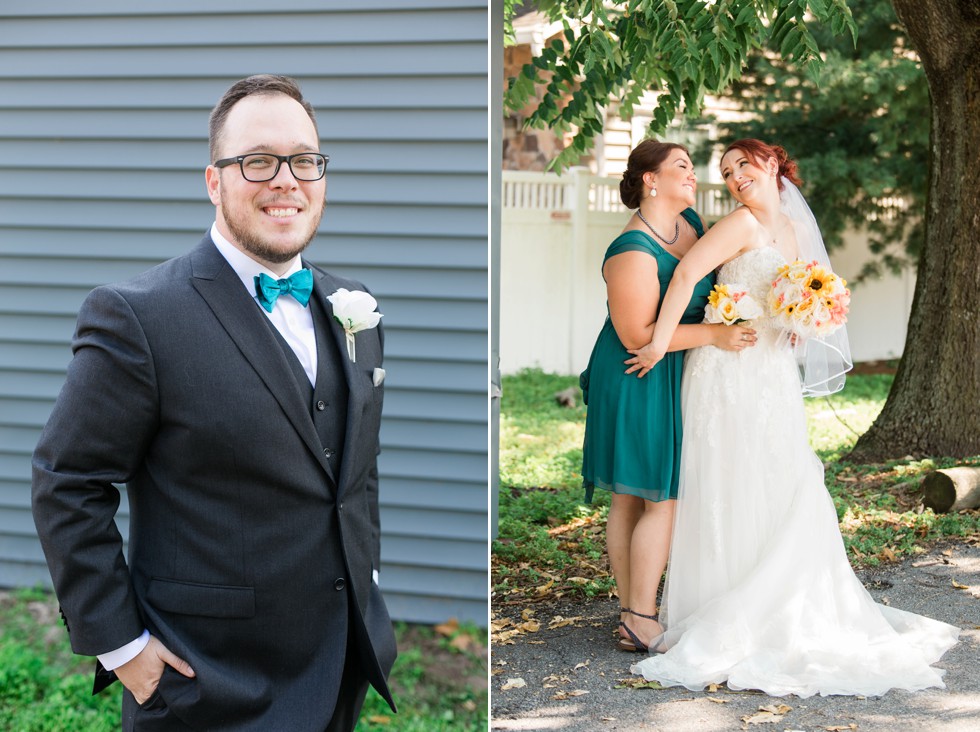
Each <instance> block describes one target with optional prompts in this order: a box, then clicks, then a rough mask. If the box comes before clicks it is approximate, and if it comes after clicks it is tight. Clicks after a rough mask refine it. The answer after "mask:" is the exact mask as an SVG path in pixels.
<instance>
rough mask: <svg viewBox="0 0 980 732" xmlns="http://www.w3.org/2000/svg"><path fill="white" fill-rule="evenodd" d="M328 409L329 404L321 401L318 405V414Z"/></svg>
mask: <svg viewBox="0 0 980 732" xmlns="http://www.w3.org/2000/svg"><path fill="white" fill-rule="evenodd" d="M326 408H327V403H326V402H325V401H323V400H320V401H318V402H317V403H316V410H317V411H318V412H322V411H323V410H324V409H326Z"/></svg>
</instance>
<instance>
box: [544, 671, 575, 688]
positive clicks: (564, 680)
mask: <svg viewBox="0 0 980 732" xmlns="http://www.w3.org/2000/svg"><path fill="white" fill-rule="evenodd" d="M542 681H543V682H544V688H546V689H549V688H554V686H555V684H570V683H572V680H571V678H569V677H568V676H556V675H555V674H551V675H550V676H545V677H544V678H543V679H542ZM549 682H553V683H549Z"/></svg>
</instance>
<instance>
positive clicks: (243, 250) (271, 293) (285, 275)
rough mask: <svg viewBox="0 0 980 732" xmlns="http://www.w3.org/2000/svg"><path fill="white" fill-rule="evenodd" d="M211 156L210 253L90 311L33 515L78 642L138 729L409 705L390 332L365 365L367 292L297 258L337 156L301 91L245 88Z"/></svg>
mask: <svg viewBox="0 0 980 732" xmlns="http://www.w3.org/2000/svg"><path fill="white" fill-rule="evenodd" d="M210 146H211V164H210V165H209V166H208V167H207V170H206V171H205V181H206V184H207V190H208V195H209V196H210V198H211V201H212V203H213V204H214V206H215V213H216V216H215V222H214V224H213V226H212V227H211V229H210V231H209V232H208V234H207V235H206V236H205V237H204V240H203V241H201V243H200V244H198V245H197V246H196V247H195V248H194V249H192V250H191V251H190V252H189V253H188V254H186V255H184V256H181V257H178V258H176V259H174V260H171V261H169V262H166V263H164V264H162V265H160V266H158V267H155V268H153V269H151V270H149V271H148V272H145V273H143V274H142V275H140V276H138V277H136V278H134V279H132V280H130V281H128V282H125V283H122V284H117V285H108V286H104V287H100V288H98V289H96V290H95V291H94V292H92V293H91V295H89V297H88V298H87V299H86V301H85V303H84V304H83V305H82V308H81V312H80V313H79V316H78V325H77V329H76V332H75V337H74V341H73V343H72V350H73V352H74V359H73V360H72V362H71V365H70V366H69V369H68V376H67V381H66V383H65V386H64V389H63V390H62V392H61V395H60V396H59V398H58V401H57V403H56V405H55V407H54V411H53V412H52V414H51V417H50V419H49V421H48V423H47V426H46V427H45V429H44V432H43V434H42V435H41V439H40V442H39V443H38V445H37V449H36V451H35V453H34V460H33V467H34V471H33V472H34V477H33V508H34V519H35V523H36V524H37V529H38V534H39V536H40V538H41V544H42V546H43V548H44V553H45V556H46V558H47V561H48V566H49V568H50V570H51V575H52V578H53V580H54V586H55V590H56V592H57V595H58V599H59V601H60V603H61V608H62V615H63V617H64V620H65V624H66V626H67V627H68V632H69V637H70V640H71V645H72V649H73V650H74V651H75V652H76V653H80V654H84V655H95V656H98V658H99V663H98V664H97V669H96V691H99V690H100V689H102V688H104V687H105V686H106V685H108V684H109V683H111V682H112V681H113V680H114V679H115V678H118V679H119V680H120V681H121V682H122V684H123V685H124V686H125V687H126V688H125V691H124V694H123V729H125V730H167V731H168V732H171V731H177V730H205V729H206V730H228V731H231V730H235V731H236V732H242V731H254V732H260V731H261V732H268V731H269V730H290V732H303V731H306V730H308V731H309V732H324V730H330V731H333V730H338V731H339V730H344V731H349V730H351V729H353V727H354V725H355V723H356V721H357V717H358V714H359V712H360V708H361V705H362V703H363V701H364V697H365V694H366V691H367V686H368V684H369V683H370V684H371V685H373V686H374V688H375V689H377V690H378V692H379V693H380V694H381V695H382V696H383V697H384V698H385V699H386V700H387V701H388V703H389V704H391V705H392V709H394V705H393V703H392V701H391V697H390V694H389V691H388V687H387V684H386V677H387V674H388V672H389V670H390V668H391V664H392V662H393V661H394V657H395V639H394V634H393V632H392V628H391V623H390V621H389V619H388V614H387V611H386V610H385V606H384V601H383V600H382V597H381V593H380V591H379V589H378V585H377V576H378V567H379V564H380V541H379V523H378V471H377V454H378V450H379V446H378V430H379V425H380V419H381V403H382V397H383V388H382V385H381V384H382V380H383V377H384V370H383V369H382V368H381V362H382V344H383V335H382V331H381V328H380V326H378V327H375V328H373V329H367V330H362V331H360V332H358V333H357V334H356V335H355V336H353V338H354V341H355V343H356V350H354V349H352V350H351V351H350V352H349V351H348V348H347V339H348V337H349V336H348V335H347V334H346V333H345V331H344V329H343V327H341V325H340V324H339V323H338V322H337V320H336V319H335V318H334V317H333V316H332V313H333V308H332V305H331V302H330V301H329V300H328V298H329V297H330V296H331V294H332V293H335V292H336V291H337V290H339V289H341V288H343V289H346V290H350V291H355V292H356V291H359V290H362V289H363V288H362V286H361V285H360V284H358V283H356V282H352V281H349V280H343V279H340V278H338V277H334V276H333V275H330V274H328V273H326V272H323V271H322V270H319V269H317V268H315V267H312V266H311V265H309V264H308V263H307V262H305V261H303V260H302V259H301V257H300V253H301V252H302V251H303V250H304V249H305V248H306V247H307V245H308V244H309V243H310V241H311V240H312V239H313V237H314V235H315V233H316V230H317V226H318V224H319V222H320V216H321V214H322V212H323V207H324V199H325V193H326V181H325V172H326V163H327V159H326V156H324V155H321V154H320V153H319V136H318V132H317V126H316V121H315V119H314V113H313V109H312V107H311V106H310V104H309V102H307V101H305V100H304V99H303V96H302V93H301V92H300V90H299V88H298V87H297V85H296V83H295V82H294V81H293V80H292V79H289V78H287V77H280V76H270V75H261V76H253V77H249V78H247V79H243V80H242V81H239V82H237V83H236V84H234V85H233V86H232V87H231V88H230V89H228V91H227V92H226V93H225V95H224V96H223V97H222V98H221V100H220V101H219V102H218V104H217V106H216V107H215V108H214V110H213V111H212V113H211V120H210ZM365 297H366V296H365ZM375 317H376V316H375ZM122 483H125V484H126V485H127V493H128V496H129V505H130V532H129V556H128V562H127V560H126V559H125V558H124V557H123V552H122V539H121V536H120V534H119V532H118V531H117V529H116V526H115V523H114V522H113V516H114V514H115V512H116V509H117V508H118V505H119V492H118V490H117V488H116V487H115V486H116V484H122Z"/></svg>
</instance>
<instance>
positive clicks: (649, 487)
mask: <svg viewBox="0 0 980 732" xmlns="http://www.w3.org/2000/svg"><path fill="white" fill-rule="evenodd" d="M682 216H684V218H685V219H687V221H688V222H689V223H690V224H691V225H692V226H693V227H694V230H695V231H696V232H697V234H698V236H699V237H700V236H703V235H704V231H703V229H702V226H701V220H700V218H698V215H697V214H696V213H695V212H694V210H693V209H690V208H689V209H686V210H685V211H684V212H683V213H682ZM633 251H639V252H645V253H646V254H649V255H650V256H651V257H653V258H654V259H656V260H657V279H658V280H659V282H660V302H659V303H658V304H657V308H658V309H659V308H660V305H661V304H663V299H664V296H665V295H666V293H667V288H668V286H669V285H670V279H671V277H672V276H673V274H674V269H675V268H676V267H677V263H678V261H679V260H678V259H677V258H676V257H675V256H674V255H672V254H671V253H670V252H669V251H668V250H666V249H665V248H664V247H662V246H661V245H660V244H658V243H657V241H656V240H655V239H654V238H653V237H652V236H649V235H648V234H646V233H644V232H642V231H627V232H625V233H623V234H620V235H619V236H618V237H616V239H615V240H614V241H613V242H612V244H610V245H609V248H608V249H607V250H606V256H605V258H604V259H603V264H605V261H606V260H607V259H609V258H610V257H612V256H615V255H617V254H622V253H623V252H633ZM713 286H714V274H711V275H708V276H707V277H704V278H703V279H702V280H700V281H699V282H698V283H697V285H696V286H695V288H694V294H693V296H692V297H691V302H690V303H688V306H687V309H686V310H685V311H684V315H683V317H682V318H681V322H682V323H700V322H702V321H703V320H704V307H705V305H707V303H708V294H709V293H710V292H711V288H712V287H713ZM628 358H630V354H629V353H627V351H626V347H625V346H624V345H623V344H622V343H621V342H620V340H619V337H618V336H617V335H616V330H615V329H614V328H613V324H612V321H611V320H610V318H609V317H608V315H607V316H606V322H605V324H604V325H603V326H602V330H601V331H600V332H599V337H598V339H597V340H596V344H595V346H594V347H593V349H592V356H591V358H590V359H589V365H588V368H586V370H585V371H584V372H583V373H582V376H581V379H580V383H581V386H582V392H583V394H584V397H585V403H586V404H587V405H588V412H587V415H586V421H585V444H584V445H583V448H582V453H583V454H582V481H583V484H584V486H585V500H586V502H591V500H592V493H593V490H594V489H595V487H596V486H598V487H599V488H604V489H606V490H610V491H613V492H614V493H627V494H629V495H633V496H639V497H640V498H645V499H647V500H650V501H663V500H666V499H669V498H676V497H677V483H678V476H679V475H680V471H679V468H680V459H681V436H682V429H681V405H680V393H681V372H682V371H683V367H684V352H683V351H674V352H671V353H668V354H667V355H666V356H665V357H664V359H663V360H662V361H660V362H659V363H658V364H657V365H656V366H654V367H653V369H652V370H651V371H650V372H649V373H648V374H647V375H646V376H644V377H643V378H642V379H640V378H637V376H636V374H635V373H633V374H626V373H625V372H626V369H627V366H626V364H625V363H623V362H624V361H626V359H628Z"/></svg>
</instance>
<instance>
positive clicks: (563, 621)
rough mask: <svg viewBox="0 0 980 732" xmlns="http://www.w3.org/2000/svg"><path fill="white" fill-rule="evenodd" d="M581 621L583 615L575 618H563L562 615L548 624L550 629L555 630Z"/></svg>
mask: <svg viewBox="0 0 980 732" xmlns="http://www.w3.org/2000/svg"><path fill="white" fill-rule="evenodd" d="M579 620H582V616H581V615H576V616H575V617H574V618H563V617H562V616H561V615H556V616H555V617H553V618H552V619H551V622H550V623H548V629H549V630H554V629H555V628H564V627H565V626H566V625H571V624H573V623H577V622H578V621H579Z"/></svg>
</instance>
